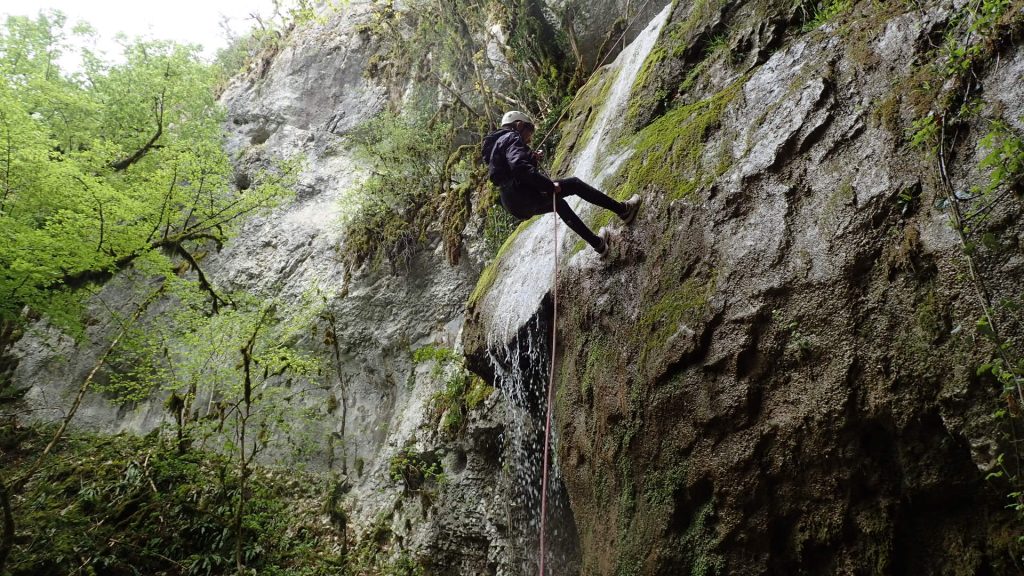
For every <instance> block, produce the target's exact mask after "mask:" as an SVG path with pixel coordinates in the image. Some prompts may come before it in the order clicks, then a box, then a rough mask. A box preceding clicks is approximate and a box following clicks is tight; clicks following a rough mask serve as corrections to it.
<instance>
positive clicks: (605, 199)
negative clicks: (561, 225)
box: [558, 177, 626, 214]
mask: <svg viewBox="0 0 1024 576" xmlns="http://www.w3.org/2000/svg"><path fill="white" fill-rule="evenodd" d="M558 184H559V186H560V187H561V188H562V191H561V193H560V194H559V196H561V197H563V198H564V197H566V196H579V197H580V198H583V199H584V200H586V201H587V202H590V203H591V204H595V205H597V206H600V207H601V208H605V209H608V210H611V211H612V212H615V213H616V214H622V213H623V212H625V211H626V206H625V205H624V204H623V203H622V202H619V201H618V200H616V199H614V198H612V197H611V196H608V195H607V194H605V193H604V192H601V191H600V190H598V189H597V188H594V187H593V186H591V185H590V184H587V183H586V182H584V181H583V180H580V179H579V178H575V177H573V178H566V179H564V180H559V181H558Z"/></svg>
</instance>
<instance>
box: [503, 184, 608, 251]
mask: <svg viewBox="0 0 1024 576" xmlns="http://www.w3.org/2000/svg"><path fill="white" fill-rule="evenodd" d="M502 192H503V193H504V194H503V195H502V205H504V206H505V208H506V209H507V210H508V211H509V212H511V213H512V215H513V216H515V217H517V218H519V219H526V218H529V217H530V216H536V215H540V214H547V213H549V212H551V209H552V205H551V194H544V193H540V192H532V191H531V192H526V191H517V190H509V191H507V193H505V192H506V191H505V190H502ZM557 206H558V208H557V213H558V217H559V218H561V219H562V222H565V224H566V226H568V227H569V228H570V229H571V230H572V231H573V232H575V233H576V234H578V235H579V236H580V238H583V240H585V241H586V242H587V244H590V245H591V246H592V247H593V248H594V250H597V251H598V253H603V252H604V248H605V244H604V241H603V240H601V238H599V237H598V236H597V235H596V234H594V233H593V232H591V231H590V228H587V225H586V224H585V223H584V222H583V220H580V217H579V216H577V215H576V213H575V212H573V211H572V208H570V207H569V203H568V202H566V201H565V199H564V198H559V199H558V201H557Z"/></svg>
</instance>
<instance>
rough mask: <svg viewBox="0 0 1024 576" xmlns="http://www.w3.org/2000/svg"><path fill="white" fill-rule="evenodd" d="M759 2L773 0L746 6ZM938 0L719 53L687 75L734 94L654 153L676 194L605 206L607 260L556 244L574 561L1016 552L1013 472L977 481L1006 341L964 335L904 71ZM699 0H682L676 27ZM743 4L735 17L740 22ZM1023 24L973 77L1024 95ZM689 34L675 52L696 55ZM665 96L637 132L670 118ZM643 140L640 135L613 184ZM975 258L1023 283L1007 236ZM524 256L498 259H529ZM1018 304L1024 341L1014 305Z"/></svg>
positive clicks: (930, 25) (773, 565)
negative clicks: (609, 241) (687, 188)
mask: <svg viewBox="0 0 1024 576" xmlns="http://www.w3.org/2000/svg"><path fill="white" fill-rule="evenodd" d="M741 4H742V3H741ZM753 4H758V5H759V6H760V5H761V4H765V5H768V7H769V9H770V8H771V7H772V6H773V3H770V2H766V3H753V2H752V3H747V5H746V6H745V7H743V8H736V10H734V11H732V12H731V14H733V15H736V14H743V13H745V10H749V9H750V7H751V5H753ZM775 4H779V5H780V6H781V3H775ZM939 4H940V3H931V5H929V6H923V7H921V8H920V9H919V10H913V11H907V12H906V13H902V12H900V11H897V12H900V13H896V12H889V13H887V14H881V15H880V14H878V13H874V12H872V11H871V10H870V9H868V8H865V7H864V6H861V8H863V9H862V10H861V11H860V12H858V15H859V17H860V18H862V20H860V21H858V22H859V23H858V24H857V25H852V24H826V25H824V26H823V27H822V28H821V29H818V30H815V31H812V32H810V33H808V32H806V31H805V32H804V33H802V34H795V35H794V34H792V27H793V25H792V24H789V25H788V29H789V30H790V32H789V33H788V37H787V38H785V39H784V41H782V40H780V41H777V42H776V41H771V42H770V44H772V45H773V48H772V50H771V52H770V53H761V55H759V56H757V57H751V58H750V59H744V57H743V55H739V56H733V57H731V58H729V59H722V58H715V57H713V56H706V58H707V59H708V60H707V61H706V64H704V65H705V66H706V68H705V70H704V71H703V73H702V74H701V75H700V77H699V78H698V79H696V80H695V81H693V82H692V85H693V86H694V89H693V90H692V91H691V92H689V93H685V94H680V95H679V97H680V98H682V99H684V102H685V103H687V104H689V103H693V102H700V101H701V100H702V99H704V101H705V102H716V101H726V102H727V103H726V104H725V105H724V107H723V108H722V110H721V112H720V115H719V116H718V117H717V118H715V119H714V121H713V123H712V124H711V126H713V128H712V129H710V130H708V131H707V132H706V133H705V138H703V139H702V140H701V141H700V143H699V146H700V148H699V149H698V150H697V151H696V152H694V154H693V156H692V157H696V158H698V159H699V160H698V161H697V162H695V163H688V162H687V161H686V158H685V157H683V155H681V154H674V153H673V154H664V155H663V156H657V155H652V156H651V157H650V158H649V159H648V160H647V161H648V162H669V163H671V162H676V164H670V166H669V168H668V169H669V170H674V171H675V173H676V174H677V175H678V177H679V178H680V179H689V180H694V181H698V182H701V185H700V186H698V187H697V189H696V190H695V191H694V192H693V193H692V194H690V195H685V196H682V197H675V198H673V197H672V196H673V195H672V191H671V190H666V189H665V188H663V187H661V186H659V185H657V183H651V184H648V185H647V186H646V187H645V188H643V191H642V193H643V194H644V196H645V202H644V206H643V209H642V211H641V213H640V215H639V218H638V219H637V222H636V223H635V224H634V225H633V226H632V227H631V228H628V229H625V228H622V227H621V226H620V225H617V224H612V226H613V228H615V237H616V238H617V239H618V241H617V243H616V244H617V248H618V249H617V254H616V256H615V257H614V258H613V259H612V261H610V262H608V263H601V264H597V265H595V264H594V263H593V262H592V261H590V260H587V259H584V258H582V257H581V256H579V255H576V256H573V255H571V254H565V255H563V260H562V262H561V264H560V274H561V275H560V277H559V279H558V284H557V292H558V299H559V303H558V306H559V308H558V309H559V316H558V346H557V357H558V358H559V362H558V365H557V367H556V372H557V374H558V378H557V387H558V401H557V405H556V406H557V418H556V420H557V423H558V430H559V434H560V437H559V444H558V449H559V455H560V462H561V472H562V474H563V478H564V482H565V485H566V488H567V490H568V493H569V498H570V502H571V505H572V512H573V517H574V519H575V523H576V525H577V528H578V531H579V534H580V549H581V557H582V573H584V574H623V573H629V574H794V573H805V574H839V573H843V574H850V573H879V574H905V573H952V574H976V573H1012V571H1013V570H1014V568H1013V566H1012V562H1011V561H1010V559H1009V555H1007V553H1006V550H1007V546H1012V545H1011V544H1010V543H1009V541H1008V540H1007V539H1006V535H1007V534H1010V533H1013V530H1014V528H1012V526H1014V524H1013V523H1014V520H1013V518H1012V515H1011V514H1010V513H1008V512H1007V511H1006V510H1005V507H1004V503H1005V494H1004V493H1001V490H1005V489H1004V488H995V489H994V486H993V485H992V484H990V483H987V482H986V474H987V473H988V472H990V471H991V470H993V463H994V458H995V455H996V454H997V453H998V452H999V450H1000V448H999V447H998V446H999V444H1000V442H1002V441H1001V440H1000V438H1001V437H1002V436H1001V432H1000V430H999V428H998V426H997V425H996V423H995V422H994V421H993V420H992V418H991V412H992V409H993V407H994V406H997V405H999V403H1000V400H999V386H998V385H997V384H996V383H995V382H993V381H992V379H991V378H984V377H980V376H978V375H977V374H976V372H975V368H976V367H977V366H978V365H979V364H981V363H983V362H986V361H987V360H988V359H990V358H991V356H992V354H993V352H992V348H991V345H990V344H986V343H985V342H983V341H979V340H978V338H977V336H976V335H974V334H971V331H972V329H973V326H974V323H975V321H976V320H977V318H978V316H979V315H980V314H981V308H980V307H979V305H978V300H977V298H976V290H975V287H974V286H973V285H972V283H971V281H970V278H969V276H968V275H967V274H966V273H965V266H966V264H965V260H964V257H963V251H962V248H961V245H960V242H959V240H958V238H957V235H956V232H955V231H954V230H952V229H951V227H950V224H949V220H948V217H949V214H948V211H947V210H946V209H945V205H944V203H943V197H944V196H943V192H942V190H941V188H940V187H939V185H938V175H937V168H936V167H935V164H934V163H933V162H931V161H930V160H929V159H928V158H927V157H924V159H923V160H922V157H923V156H924V155H923V154H922V152H920V151H918V150H914V149H912V148H911V147H910V146H909V145H908V144H907V136H906V135H905V130H909V126H910V123H911V121H912V120H914V119H916V117H915V114H917V113H920V112H919V111H915V110H914V109H913V106H912V101H913V98H914V96H913V91H914V88H913V86H914V85H913V83H912V81H911V80H910V76H911V75H913V74H914V73H917V72H918V70H919V66H920V59H921V58H922V57H923V54H924V51H925V49H926V46H927V42H926V40H923V39H926V38H927V37H928V35H929V34H934V33H935V32H934V31H935V30H936V29H937V26H938V23H941V22H943V21H944V20H945V19H946V18H948V17H949V16H950V14H951V10H952V7H950V6H948V5H946V4H941V6H940V5H939ZM865 6H866V5H865ZM729 12H730V9H729V8H728V7H726V8H723V10H722V12H719V13H715V14H710V15H709V16H708V19H707V20H704V21H703V22H704V24H702V25H707V26H712V27H713V26H717V24H715V22H718V21H720V20H723V21H728V14H727V13H729ZM779 14H781V15H782V16H781V17H785V15H786V14H787V13H786V12H785V10H782V11H781V12H779ZM790 15H791V14H790ZM691 16H692V14H691V12H690V11H689V10H688V9H686V8H683V7H679V8H677V9H676V14H674V15H673V19H672V20H671V21H670V22H669V24H668V25H667V26H666V31H667V32H666V34H665V35H663V36H662V39H661V41H660V42H661V44H660V46H661V49H662V50H665V51H666V52H671V51H672V49H673V47H674V44H673V42H675V41H678V39H673V38H672V37H671V35H670V34H669V32H670V31H672V30H678V29H679V28H678V27H679V23H680V19H689V18H690V17H691ZM840 22H843V21H842V20H840ZM847 22H848V21H847ZM775 23H776V25H777V26H781V28H783V29H786V28H787V25H786V24H785V21H784V20H783V21H781V24H780V21H775ZM749 24H750V23H749V22H746V21H742V20H740V21H734V22H733V26H734V28H733V30H734V31H735V32H734V34H733V35H731V36H729V37H728V38H726V41H727V42H728V41H730V40H732V39H734V38H737V37H740V38H742V37H744V35H745V34H746V33H747V32H746V30H745V27H746V26H748V25H749ZM748 38H749V36H748ZM732 46H733V45H730V47H732ZM1019 46H1020V44H1019V43H1018V44H1013V43H1012V42H1011V43H1010V44H1009V45H1008V46H1007V47H1005V49H1004V51H1003V53H1002V54H1001V56H1000V58H1001V60H1002V62H1001V63H1000V65H999V66H998V67H992V68H990V69H989V71H988V72H987V76H986V77H983V78H981V79H980V85H982V86H984V91H983V92H982V93H981V95H980V99H981V100H982V102H984V103H985V104H983V106H986V105H990V106H993V107H995V108H998V109H1005V110H1021V109H1024V100H1022V99H1021V93H1020V90H1019V89H1018V88H1017V86H1016V84H1014V85H1013V86H1011V85H1010V81H1009V78H1011V77H1013V76H1014V74H1015V72H1014V70H1017V68H1018V64H1019V61H1020V54H1021V53H1022V52H1021V50H1020V48H1019ZM752 49H756V48H752ZM655 50H656V51H657V50H658V48H657V47H656V49H655ZM680 54H681V56H680V58H681V59H682V61H683V62H684V64H682V65H680V67H681V69H683V70H685V69H686V68H685V67H686V64H685V62H686V59H687V58H692V57H691V56H690V55H689V54H687V53H686V52H685V51H683V52H681V53H680ZM750 62H753V64H750ZM693 63H694V64H696V61H694V62H693ZM737 64H741V65H749V67H748V68H747V69H746V70H743V69H742V68H740V69H738V70H737V69H736V68H734V66H736V65H737ZM659 66H661V67H662V69H665V70H670V69H671V63H670V61H669V60H665V61H663V62H661V63H660V64H659ZM651 82H654V81H651ZM735 82H739V83H740V88H739V91H738V92H736V95H735V96H732V95H731V94H732V93H731V92H730V90H733V89H734V86H735ZM1018 84H1019V83H1018ZM637 89H638V90H643V87H642V86H638V88H637ZM694 92H696V93H697V94H699V96H698V97H694ZM723 94H724V95H726V97H727V100H715V99H716V98H723V97H722V96H721V95H723ZM709 108H710V106H708V107H701V106H699V105H698V106H695V107H694V108H693V110H694V111H693V113H692V114H693V116H694V117H696V116H697V115H699V114H701V113H702V111H703V110H707V109H709ZM586 114H589V111H587V110H579V109H577V110H575V111H574V112H571V113H570V115H569V117H570V121H573V120H571V119H572V118H574V117H575V116H584V117H585V115H586ZM639 117H641V118H642V117H643V115H640V116H639ZM651 117H652V122H653V123H654V124H650V125H646V126H647V128H646V129H645V131H644V132H641V133H640V135H639V136H638V137H637V138H636V139H635V140H634V141H633V143H634V144H632V145H636V144H635V143H636V142H644V141H645V140H644V138H651V137H652V136H650V134H651V132H652V130H655V129H658V130H666V131H667V130H672V128H671V127H669V128H665V127H661V126H659V125H658V124H657V121H658V114H657V113H655V114H653V115H652V116H651ZM687 122H689V121H687ZM687 125H688V124H687V123H686V122H683V123H680V124H677V125H676V126H677V128H676V129H677V130H679V131H678V133H677V136H676V137H675V140H674V145H673V146H675V147H680V146H684V145H685V142H686V136H685V134H684V133H683V129H682V128H679V126H683V127H685V126H687ZM641 128H643V126H641ZM985 131H986V128H985V127H984V126H983V125H978V126H972V128H971V130H970V131H969V134H965V133H961V137H960V140H958V141H957V146H958V148H957V150H956V152H957V153H960V154H963V157H964V158H966V160H964V161H962V162H959V163H956V164H953V163H951V165H950V170H951V172H952V176H951V178H952V179H953V180H954V181H955V182H958V183H960V184H958V186H963V187H966V186H967V184H964V183H968V182H971V181H972V179H973V181H975V182H976V181H978V180H979V179H980V178H982V176H983V175H981V174H979V172H978V170H977V168H976V166H977V162H978V161H979V160H980V158H979V157H978V153H977V152H976V151H975V150H976V148H977V146H978V141H979V140H980V138H982V137H983V136H984V135H985ZM625 145H626V146H630V145H631V144H630V143H629V141H628V139H627V143H626V144H625ZM648 149H650V148H648ZM676 149H677V148H676ZM668 150H673V149H672V148H671V147H669V148H668ZM723 150H724V151H725V153H724V154H723V152H722V151H723ZM609 153H614V151H609ZM636 154H639V152H638V153H636ZM634 161H639V162H640V163H639V164H637V163H634ZM642 162H643V160H638V159H637V156H636V155H634V157H633V158H632V159H631V160H630V161H628V162H627V163H626V164H625V167H624V168H623V170H622V171H621V172H619V173H618V174H617V175H616V176H614V177H611V178H610V179H609V180H608V187H609V189H612V190H615V189H616V187H617V186H619V185H622V183H623V182H624V181H627V179H628V172H629V171H630V170H639V169H642V167H643V166H644V164H643V163H642ZM901 198H902V200H901ZM907 198H911V200H907ZM1003 209H1004V210H1006V211H1007V213H1006V214H1004V215H1003V216H1001V217H1000V218H999V220H1000V224H999V225H998V226H999V227H1000V229H1001V230H1000V231H1001V234H1002V237H1004V238H1015V237H1017V236H1018V235H1019V234H1020V223H1019V218H1017V215H1018V214H1019V206H1018V205H1016V204H1012V205H1009V206H1006V207H1004V208H1003ZM585 213H586V214H587V215H588V219H589V221H590V222H591V223H598V222H601V223H603V221H601V220H599V219H598V213H597V212H593V213H591V212H586V211H585ZM1011 243H1012V242H1011ZM514 250H516V247H515V246H513V247H511V248H510V252H511V251H514ZM977 258H978V260H979V261H981V262H982V264H981V266H983V267H984V268H985V270H986V271H987V273H988V274H989V277H990V278H996V279H998V280H999V281H997V282H996V284H998V286H992V289H993V290H994V291H995V292H998V294H1000V295H1001V296H999V297H1011V298H1012V297H1015V296H1013V294H1015V293H1016V292H1015V291H1014V289H1013V288H1010V287H1009V286H1008V285H1006V284H1005V283H1004V282H1003V280H1005V279H1006V278H1008V277H1011V276H1012V275H1013V274H1015V270H1017V268H1015V266H1016V264H1015V262H1016V260H1015V257H1014V256H1013V249H1010V250H1009V251H1003V252H998V253H997V252H992V253H986V254H980V255H978V256H977ZM516 262H517V261H515V260H510V261H509V262H507V263H505V264H504V266H505V268H502V274H523V275H529V274H531V273H532V272H531V271H532V269H533V264H531V263H525V262H522V261H518V262H519V263H518V268H517V264H516ZM496 284H497V285H500V284H501V280H500V279H499V280H497V281H496ZM549 297H550V295H549ZM479 302H480V303H481V304H479V306H486V303H487V302H488V300H487V296H484V297H481V298H480V300H479ZM487 314H488V313H487V311H486V310H480V311H478V312H475V313H474V311H473V308H472V306H471V308H470V316H469V320H470V322H469V324H468V325H467V333H468V335H469V337H468V338H467V342H478V341H479V339H474V337H473V333H474V332H476V331H480V332H484V333H486V332H488V331H490V330H494V328H495V327H494V326H488V325H486V324H485V323H482V322H481V323H478V322H479V319H482V318H487ZM520 315H525V314H523V313H520ZM1008 326H1009V327H1008V329H1007V330H1008V331H1009V333H1010V337H1011V338H1013V339H1015V340H1016V339H1017V338H1018V337H1019V333H1020V332H1019V330H1020V327H1019V325H1017V324H1016V323H1015V322H1009V324H1008ZM500 328H501V330H500V333H505V334H509V333H514V330H513V331H510V330H508V329H507V327H504V326H503V327H500ZM491 333H492V334H496V332H491ZM492 344H493V343H492ZM493 348H494V347H493V345H492V349H493ZM469 353H470V354H471V355H473V354H482V353H485V351H484V350H483V349H480V348H476V349H471V350H469Z"/></svg>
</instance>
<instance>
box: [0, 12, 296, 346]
mask: <svg viewBox="0 0 1024 576" xmlns="http://www.w3.org/2000/svg"><path fill="white" fill-rule="evenodd" d="M63 27H64V18H63V16H61V15H59V14H58V13H52V14H48V15H41V16H39V17H38V18H36V19H34V20H33V19H29V18H24V17H10V18H8V20H7V22H6V24H5V26H4V28H3V29H2V30H0V72H2V74H0V318H3V319H12V318H16V317H17V316H18V315H19V314H21V312H22V309H23V308H24V307H25V306H28V307H29V308H30V309H34V310H35V311H37V312H40V313H42V314H44V315H48V316H50V317H51V319H55V320H57V321H59V322H61V323H62V324H66V326H65V327H73V326H74V324H75V322H74V317H75V316H76V313H75V312H74V311H73V310H71V309H69V308H68V303H69V302H71V301H74V300H75V298H74V297H73V295H74V294H75V292H76V291H77V290H79V289H81V288H82V287H84V286H86V285H88V284H89V283H93V282H99V281H103V280H105V279H107V278H109V277H110V275H111V274H112V273H114V272H116V271H118V270H121V269H124V268H126V267H128V266H130V265H132V264H133V263H134V262H135V261H136V260H138V259H140V258H142V257H143V256H147V257H148V258H150V259H151V260H152V259H154V258H156V259H160V258H163V259H169V258H171V257H183V256H185V255H187V254H191V252H193V251H195V250H196V249H197V246H199V245H200V244H202V243H205V242H209V241H212V242H215V243H220V242H223V241H224V240H225V239H226V238H228V237H229V236H230V235H231V234H232V232H233V230H234V228H235V226H236V225H237V224H238V223H239V220H240V218H241V217H242V216H244V215H247V214H252V213H254V212H257V211H260V210H264V209H267V208H269V207H271V206H273V205H275V204H276V203H278V202H280V201H281V200H282V199H283V198H285V197H286V196H287V195H288V193H289V192H288V190H289V187H290V185H291V183H292V180H293V178H294V173H295V170H296V164H295V163H294V162H291V163H283V164H282V166H281V167H280V168H279V169H277V170H274V171H268V172H263V173H261V174H258V175H257V176H256V178H255V183H254V185H253V186H252V187H251V188H250V189H248V190H246V191H244V192H236V191H234V190H233V189H232V188H231V186H230V184H229V182H230V178H231V167H230V165H229V162H228V159H227V157H226V155H225V154H224V152H223V150H222V148H221V140H220V138H221V136H220V135H221V128H220V126H221V122H222V120H223V111H222V109H221V107H220V106H219V105H218V103H217V102H216V100H215V97H214V93H213V84H214V82H215V80H216V75H215V73H214V71H213V69H212V68H211V67H210V66H209V65H207V64H205V63H203V62H202V61H201V60H200V58H199V54H198V47H196V46H182V45H177V44H174V43H171V42H160V41H136V42H133V43H130V44H128V45H127V46H125V49H124V61H123V62H122V63H118V64H111V63H107V62H105V61H103V60H101V59H100V58H99V57H98V56H97V55H95V54H93V53H91V52H89V51H87V50H86V51H83V53H82V55H83V65H82V70H81V71H77V72H74V73H67V72H64V71H62V70H61V69H60V68H59V67H58V63H57V58H58V57H59V56H60V55H61V54H62V53H63V52H65V51H66V50H67V47H66V45H65V31H64V28H63ZM186 259H187V258H186ZM163 268H165V269H170V268H171V266H169V265H164V266H163Z"/></svg>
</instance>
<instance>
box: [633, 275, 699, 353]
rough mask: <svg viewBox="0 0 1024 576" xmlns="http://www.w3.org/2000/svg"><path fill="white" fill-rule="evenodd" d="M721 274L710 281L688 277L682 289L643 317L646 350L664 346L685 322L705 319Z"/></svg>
mask: <svg viewBox="0 0 1024 576" xmlns="http://www.w3.org/2000/svg"><path fill="white" fill-rule="evenodd" d="M716 282H717V276H716V275H715V274H712V275H711V278H710V279H709V280H706V281H705V280H702V279H700V278H688V279H687V280H686V281H685V282H683V283H682V284H681V285H680V286H679V287H678V288H676V289H674V290H672V291H670V292H669V293H667V294H665V296H664V297H663V298H662V299H661V300H660V301H659V302H658V303H657V304H655V305H654V306H652V307H650V308H648V309H647V311H646V312H645V313H644V315H643V316H642V317H641V318H640V323H639V325H638V328H637V332H638V335H639V336H640V338H641V339H642V341H643V342H644V351H645V352H646V351H647V350H649V349H652V348H660V347H662V346H664V345H665V343H666V342H667V341H668V339H669V338H671V337H672V335H673V334H675V333H676V332H677V331H678V330H679V325H680V324H681V323H684V322H686V323H691V324H692V323H694V322H697V321H699V320H700V319H701V316H702V315H703V314H704V310H705V308H706V307H707V303H708V300H709V299H710V297H711V295H712V294H713V293H714V290H715V284H716Z"/></svg>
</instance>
